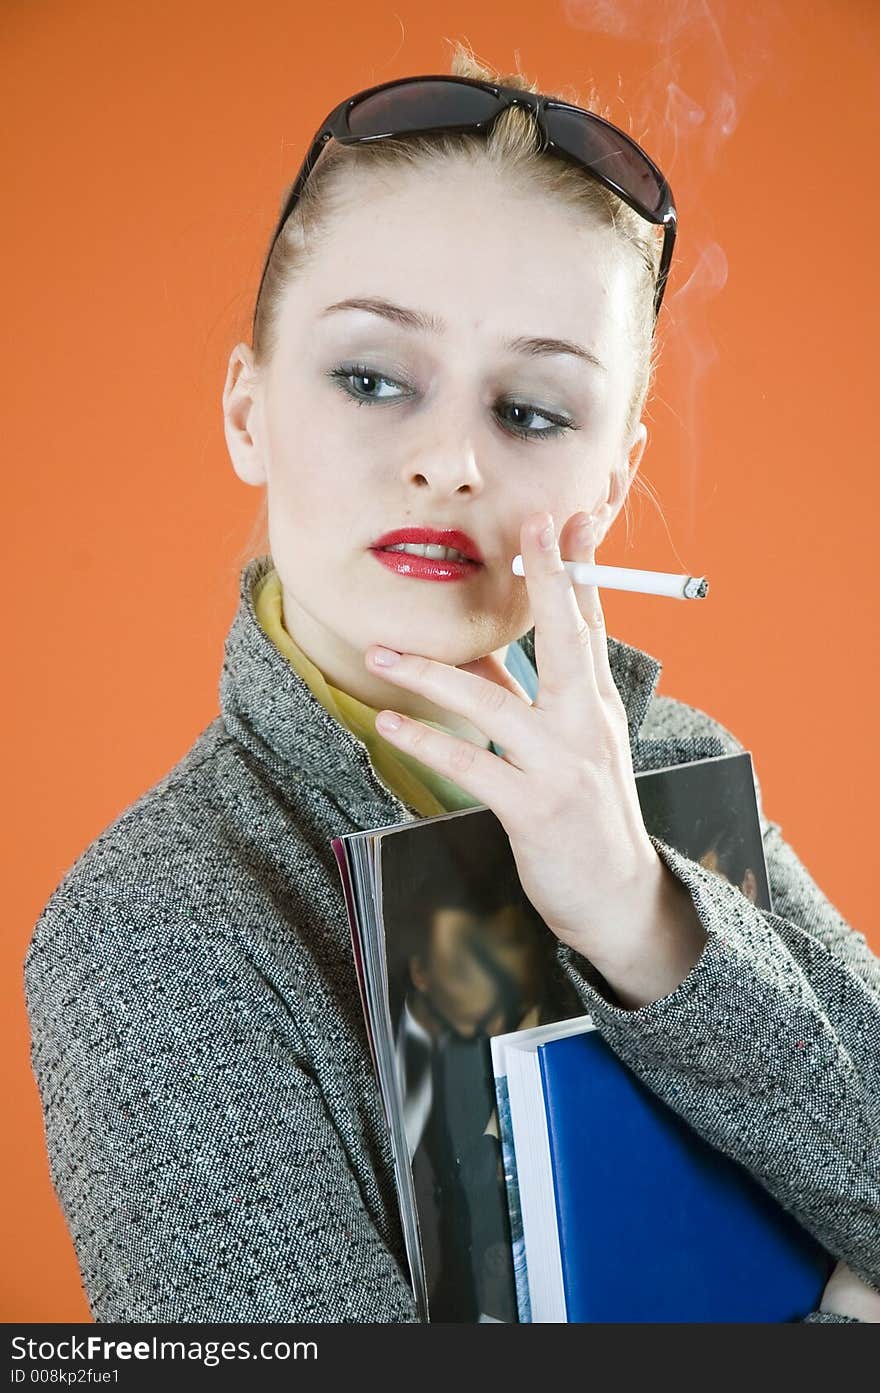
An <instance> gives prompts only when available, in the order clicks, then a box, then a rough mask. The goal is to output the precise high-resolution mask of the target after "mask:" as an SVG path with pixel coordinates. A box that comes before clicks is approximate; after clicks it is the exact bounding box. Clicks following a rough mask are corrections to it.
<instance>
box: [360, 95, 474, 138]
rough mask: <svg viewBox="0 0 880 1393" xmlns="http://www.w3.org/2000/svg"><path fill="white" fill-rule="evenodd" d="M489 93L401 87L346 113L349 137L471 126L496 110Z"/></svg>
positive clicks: (369, 98)
mask: <svg viewBox="0 0 880 1393" xmlns="http://www.w3.org/2000/svg"><path fill="white" fill-rule="evenodd" d="M498 107H499V102H498V98H497V97H493V95H492V93H491V92H484V91H483V90H482V89H481V88H479V87H469V86H467V85H466V84H465V83H459V82H413V83H409V84H408V83H401V85H400V86H399V87H389V88H386V89H385V91H384V92H374V93H373V95H372V96H371V97H364V99H363V101H360V102H358V103H357V104H356V105H355V106H353V107H352V109H351V111H350V112H349V113H348V127H349V130H350V131H351V133H352V135H375V136H378V135H403V134H405V133H406V132H407V131H410V132H413V131H428V130H432V129H436V128H438V127H449V128H454V127H456V126H472V125H473V124H474V122H475V121H487V120H488V119H489V117H490V116H493V115H494V114H495V112H496V111H497V110H498Z"/></svg>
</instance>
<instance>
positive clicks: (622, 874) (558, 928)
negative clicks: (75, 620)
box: [365, 513, 699, 989]
mask: <svg viewBox="0 0 880 1393" xmlns="http://www.w3.org/2000/svg"><path fill="white" fill-rule="evenodd" d="M584 521H586V523H587V526H586V528H583V527H582V526H581V524H582V523H583V522H584ZM548 523H549V524H550V532H549V541H548V542H547V543H546V544H545V545H542V543H541V542H540V541H539V536H540V534H541V533H542V532H544V531H545V529H546V527H547V524H548ZM520 536H521V552H522V556H523V562H524V570H525V584H526V586H527V588H528V594H529V599H530V601H531V607H532V613H533V615H534V621H535V660H536V666H537V669H538V684H539V685H538V694H537V696H536V698H535V700H534V702H533V703H531V702H530V701H529V699H528V697H527V696H526V694H525V692H524V691H523V690H522V688H521V687H520V685H519V683H518V682H516V680H515V679H514V678H513V677H512V676H511V675H510V673H508V672H507V670H506V669H505V668H504V666H503V664H501V663H500V662H499V661H498V660H497V659H496V658H495V657H494V656H492V655H489V656H487V657H485V658H479V659H477V660H476V661H475V662H473V663H465V664H463V665H462V666H461V667H452V666H450V665H449V664H447V663H441V662H435V661H434V660H433V659H431V658H426V657H422V656H420V655H418V654H415V653H403V654H399V655H397V654H395V655H393V665H391V666H385V665H383V662H382V659H383V658H384V657H387V656H388V655H389V650H388V649H381V648H377V647H371V648H369V649H367V651H366V654H365V661H366V663H367V666H368V667H370V668H371V670H372V671H373V672H375V673H376V674H377V675H381V676H382V677H384V678H386V679H387V680H388V681H389V682H394V683H397V684H399V685H400V686H401V687H404V688H406V689H407V690H408V691H411V692H416V693H418V694H419V695H421V696H424V697H427V698H428V699H429V700H431V701H432V702H435V703H436V704H437V705H438V706H439V707H441V708H445V709H446V710H447V711H452V712H455V713H456V714H457V715H460V716H463V717H465V718H466V719H467V720H469V721H470V722H471V723H472V724H473V725H474V726H475V727H476V728H477V729H478V730H480V731H482V732H484V734H485V735H486V736H487V737H489V738H490V739H491V740H493V741H494V742H495V743H496V744H498V745H501V746H502V747H503V749H504V752H505V753H504V756H503V757H499V756H498V755H495V754H493V753H492V752H491V751H489V750H487V749H481V748H480V747H479V746H477V745H475V744H472V743H471V742H470V741H468V740H463V739H458V738H456V737H455V736H452V735H448V734H446V733H445V732H443V731H438V730H434V729H433V728H432V727H430V726H427V725H424V724H422V723H421V722H419V721H416V720H413V719H410V718H408V717H405V716H401V715H399V714H398V713H392V714H393V715H394V716H396V718H397V721H398V725H397V728H396V729H392V728H391V726H390V725H389V724H388V723H387V722H386V720H385V717H386V716H387V715H388V714H389V713H388V712H387V711H386V712H381V713H380V714H379V716H378V717H377V720H376V728H377V730H378V731H379V732H380V734H381V735H383V736H384V737H385V738H386V739H387V740H389V741H390V743H391V744H393V745H395V746H397V747H398V748H400V749H402V750H405V751H407V753H409V754H411V755H412V756H413V757H414V758H416V759H418V760H420V761H421V762H422V763H424V764H426V765H427V766H428V767H429V768H431V769H433V770H435V771H436V772H437V773H438V774H442V775H443V776H444V777H446V778H448V779H451V780H452V781H453V782H454V783H457V784H458V785H459V786H460V787H461V788H463V789H464V790H465V791H466V792H467V793H469V794H471V796H472V797H473V798H475V799H476V800H477V801H478V802H479V803H483V804H485V805H486V807H488V808H491V810H492V811H493V812H494V814H495V816H496V817H497V818H498V820H499V822H500V823H501V824H502V826H503V827H504V830H505V831H506V833H507V835H508V838H509V840H510V845H511V849H512V851H513V856H514V859H515V862H516V867H517V871H518V874H519V878H520V882H521V884H522V887H523V890H524V891H525V893H526V895H527V896H528V898H529V900H530V901H531V903H532V904H533V905H534V907H535V909H536V910H537V911H538V913H539V914H540V916H541V918H542V919H543V920H544V922H545V923H546V924H547V926H548V927H549V928H550V929H551V930H552V931H553V933H554V934H556V936H557V937H558V938H560V939H561V940H562V941H563V942H565V943H568V944H570V945H571V946H572V947H574V948H576V949H577V950H578V951H579V952H581V953H583V954H584V956H587V957H589V958H591V959H592V961H593V962H594V963H595V964H596V966H597V967H598V968H599V970H600V971H601V972H603V973H605V967H604V966H603V964H604V963H606V962H611V961H613V962H614V963H615V964H623V963H625V962H628V961H630V960H633V961H635V960H636V959H637V958H638V955H639V953H640V952H641V950H642V948H643V946H644V936H645V934H646V932H647V931H649V930H650V929H651V926H652V924H653V925H654V926H656V922H657V919H656V916H657V910H658V905H659V904H661V903H662V904H664V905H665V906H667V907H668V906H669V905H671V904H673V903H674V905H675V907H676V911H675V912H676V913H678V912H679V911H680V910H681V909H682V908H685V910H686V911H687V912H688V913H689V915H690V918H687V917H686V919H685V922H687V924H688V925H689V929H688V932H689V933H690V935H691V943H690V947H689V948H688V950H687V953H686V957H687V961H686V962H684V965H683V968H682V971H686V970H687V967H688V966H689V965H690V963H691V962H692V961H693V959H694V956H695V954H694V952H693V943H694V942H695V939H694V920H696V924H697V925H699V920H698V919H696V915H695V911H694V910H693V905H692V902H691V901H690V897H689V895H688V894H687V892H686V891H683V887H680V886H679V884H678V882H677V881H676V880H675V877H673V876H672V873H671V872H670V871H669V870H668V868H667V867H666V865H665V863H664V862H662V861H661V859H660V857H659V856H658V855H657V852H656V851H655V849H654V847H653V845H652V843H651V841H650V839H649V837H648V834H647V831H646V829H645V825H644V821H643V819H642V814H641V808H640V806H639V800H638V794H637V792H636V783H635V775H634V773H633V767H632V757H631V754H630V746H629V730H628V724H627V716H626V711H625V709H624V706H623V702H622V701H621V699H620V695H619V693H618V691H617V687H616V686H615V683H614V678H613V676H612V673H611V667H610V664H609V661H608V644H607V639H606V633H605V620H604V615H603V613H602V606H601V604H600V601H599V591H598V588H597V587H596V586H574V585H573V584H572V581H571V578H570V576H569V574H568V572H567V571H566V570H565V568H564V566H563V564H562V560H561V556H563V555H564V556H565V558H566V560H584V561H590V562H592V561H593V560H594V558H595V550H596V544H595V539H594V536H593V533H592V528H591V526H590V522H589V518H588V516H587V515H586V514H583V513H575V514H573V515H572V516H571V517H570V518H569V519H568V522H567V523H566V525H565V528H564V529H563V533H562V537H561V539H560V540H561V543H562V546H561V549H560V547H559V546H557V543H556V540H555V536H554V529H553V527H552V518H551V517H550V515H549V514H547V513H539V514H535V515H532V516H531V517H529V518H527V519H526V520H525V522H524V523H523V525H522V528H521V533H520ZM667 880H671V881H673V882H674V884H675V886H676V887H677V889H678V890H682V892H683V900H684V901H686V902H687V904H686V906H683V901H682V900H681V899H679V898H677V897H676V895H675V894H673V895H670V893H669V888H668V886H666V881H667ZM661 887H664V888H663V889H661ZM605 975H606V976H608V974H607V973H605ZM617 976H618V978H619V977H620V973H619V972H618V973H617ZM609 980H611V979H609ZM612 985H613V982H612ZM671 985H674V983H672V984H671ZM667 989H668V988H667Z"/></svg>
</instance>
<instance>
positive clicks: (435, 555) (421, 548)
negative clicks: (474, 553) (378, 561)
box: [382, 542, 470, 561]
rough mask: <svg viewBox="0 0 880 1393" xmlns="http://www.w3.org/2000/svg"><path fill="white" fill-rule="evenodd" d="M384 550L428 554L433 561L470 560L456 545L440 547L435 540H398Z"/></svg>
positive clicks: (418, 554) (413, 554)
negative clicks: (394, 544)
mask: <svg viewBox="0 0 880 1393" xmlns="http://www.w3.org/2000/svg"><path fill="white" fill-rule="evenodd" d="M382 550H383V551H406V552H409V554H410V556H427V557H428V558H429V560H431V561H470V557H469V556H462V554H461V552H460V551H456V550H455V548H454V547H439V546H436V545H435V544H434V543H433V542H418V543H416V542H398V543H397V545H396V546H393V547H383V548H382Z"/></svg>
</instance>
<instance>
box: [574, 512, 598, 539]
mask: <svg viewBox="0 0 880 1393" xmlns="http://www.w3.org/2000/svg"><path fill="white" fill-rule="evenodd" d="M595 529H596V519H595V518H594V516H593V514H592V513H587V515H586V517H585V518H582V519H581V521H580V522H579V523H578V533H579V535H580V536H581V537H590V536H592V534H593V532H594V531H595Z"/></svg>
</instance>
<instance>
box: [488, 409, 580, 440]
mask: <svg viewBox="0 0 880 1393" xmlns="http://www.w3.org/2000/svg"><path fill="white" fill-rule="evenodd" d="M502 408H503V409H504V410H506V411H517V412H520V413H521V415H522V416H535V417H537V419H538V420H539V421H549V423H550V424H549V428H546V427H544V428H542V429H541V430H529V429H527V428H525V427H524V426H523V425H522V423H521V422H515V423H513V424H511V426H510V430H512V431H513V433H514V435H521V436H523V437H524V438H525V439H526V440H538V439H545V440H546V439H547V438H548V437H549V436H553V435H561V434H562V432H563V431H564V430H578V429H579V427H578V426H576V425H574V424H573V422H571V421H566V420H563V418H562V417H561V416H550V415H548V414H547V412H544V411H540V410H539V409H538V407H537V406H527V405H526V403H525V402H521V401H506V402H503V403H502Z"/></svg>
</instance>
